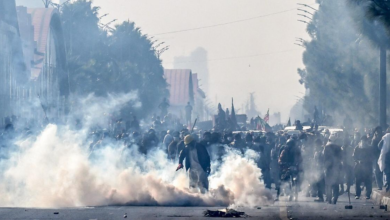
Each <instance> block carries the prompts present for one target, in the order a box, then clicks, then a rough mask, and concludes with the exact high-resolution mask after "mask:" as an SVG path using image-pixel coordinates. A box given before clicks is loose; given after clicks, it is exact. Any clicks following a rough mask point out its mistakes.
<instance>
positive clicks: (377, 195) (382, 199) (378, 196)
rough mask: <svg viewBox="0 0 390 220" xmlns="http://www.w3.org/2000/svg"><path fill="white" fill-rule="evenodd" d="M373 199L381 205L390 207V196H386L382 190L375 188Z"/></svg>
mask: <svg viewBox="0 0 390 220" xmlns="http://www.w3.org/2000/svg"><path fill="white" fill-rule="evenodd" d="M371 199H372V200H373V201H374V202H375V203H376V204H378V205H380V206H388V207H390V197H388V196H385V195H384V194H383V192H381V191H378V190H373V191H372V196H371Z"/></svg>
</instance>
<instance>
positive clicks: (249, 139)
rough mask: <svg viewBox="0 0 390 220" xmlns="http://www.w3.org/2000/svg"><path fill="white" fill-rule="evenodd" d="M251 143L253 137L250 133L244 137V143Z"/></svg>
mask: <svg viewBox="0 0 390 220" xmlns="http://www.w3.org/2000/svg"><path fill="white" fill-rule="evenodd" d="M252 141H253V136H252V134H251V133H247V134H246V135H245V142H247V143H250V142H252Z"/></svg>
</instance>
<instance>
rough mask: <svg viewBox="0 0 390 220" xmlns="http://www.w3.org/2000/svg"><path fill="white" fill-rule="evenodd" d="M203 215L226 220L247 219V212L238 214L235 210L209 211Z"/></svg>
mask: <svg viewBox="0 0 390 220" xmlns="http://www.w3.org/2000/svg"><path fill="white" fill-rule="evenodd" d="M203 214H204V216H205V217H224V218H232V217H236V218H237V217H238V218H239V217H247V215H246V214H245V212H238V211H236V210H234V209H221V210H217V211H212V210H207V211H205V212H204V213H203Z"/></svg>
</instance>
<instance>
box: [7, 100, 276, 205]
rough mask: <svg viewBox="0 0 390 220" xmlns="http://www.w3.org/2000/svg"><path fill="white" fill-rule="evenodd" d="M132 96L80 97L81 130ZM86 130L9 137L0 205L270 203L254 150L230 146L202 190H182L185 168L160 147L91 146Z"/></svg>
mask: <svg viewBox="0 0 390 220" xmlns="http://www.w3.org/2000/svg"><path fill="white" fill-rule="evenodd" d="M129 102H132V103H134V104H135V105H139V103H138V102H137V95H136V94H127V95H125V94H124V95H119V96H110V97H108V98H107V99H100V98H96V97H94V96H88V97H87V98H86V99H85V100H84V101H81V102H80V103H82V106H80V108H79V111H78V112H77V117H82V118H83V119H84V121H83V124H84V126H85V127H84V130H85V131H86V130H87V129H88V128H90V126H95V125H97V124H100V123H102V121H106V120H107V118H108V117H109V116H108V115H110V114H112V113H113V111H117V110H118V109H120V108H121V106H123V105H125V104H127V103H129ZM89 142H90V141H89V136H88V132H80V130H73V129H71V128H70V126H60V125H54V124H49V125H47V126H46V128H45V129H44V130H43V131H42V132H41V133H40V134H39V135H38V136H35V137H34V136H30V137H29V138H24V139H22V140H18V141H16V142H15V150H14V151H13V153H11V154H10V155H8V158H7V159H3V161H2V163H3V164H5V167H4V168H3V170H1V171H0V194H1V195H2V196H1V197H0V206H7V207H80V206H102V205H161V206H229V205H239V206H248V207H250V206H258V205H262V204H264V203H265V202H268V201H272V196H271V195H270V193H269V192H268V191H266V190H265V189H264V186H263V184H262V183H261V182H260V175H261V172H260V169H259V168H258V167H257V166H256V164H255V162H254V158H253V152H249V153H247V154H246V156H245V157H242V156H240V155H239V154H238V153H237V152H234V151H228V152H227V154H226V155H225V156H224V157H223V162H222V163H221V164H217V163H214V166H213V167H218V169H215V170H214V171H213V173H212V174H211V176H210V178H209V180H210V184H211V185H210V186H211V187H210V191H209V192H208V193H206V194H200V193H194V192H190V191H189V190H188V178H187V176H186V173H185V171H183V170H181V171H179V172H175V168H176V166H177V164H175V163H173V162H171V161H169V160H167V156H166V154H165V152H164V151H163V150H161V149H159V148H156V149H155V150H152V151H151V152H150V153H149V154H148V155H143V154H141V153H139V152H138V150H137V149H138V147H137V146H130V147H129V146H126V145H125V144H124V143H123V142H120V141H107V142H105V143H104V145H101V146H99V147H98V148H95V149H93V151H92V152H91V149H90V148H89Z"/></svg>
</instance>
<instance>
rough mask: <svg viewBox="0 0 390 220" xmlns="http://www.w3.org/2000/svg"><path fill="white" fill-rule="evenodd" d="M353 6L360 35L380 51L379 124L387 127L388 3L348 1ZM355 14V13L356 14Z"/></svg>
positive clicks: (378, 0)
mask: <svg viewBox="0 0 390 220" xmlns="http://www.w3.org/2000/svg"><path fill="white" fill-rule="evenodd" d="M349 2H350V3H353V4H354V5H355V6H357V7H355V13H354V18H355V19H354V20H355V21H356V22H357V24H358V25H359V28H360V31H361V33H362V34H363V35H364V36H366V37H368V38H369V39H370V40H371V41H372V42H373V43H374V44H375V45H376V46H377V47H379V51H380V64H379V65H380V81H379V89H380V93H379V94H380V101H379V102H380V104H379V122H380V125H381V126H382V127H387V120H386V115H387V114H386V109H387V108H386V106H387V99H386V92H387V91H386V90H387V79H386V78H387V77H386V75H387V73H386V62H387V49H388V48H389V46H390V43H389V30H390V8H389V7H390V3H389V2H387V1H386V0H365V1H363V0H349ZM356 12H357V13H356Z"/></svg>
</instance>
